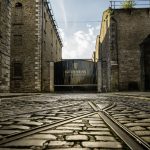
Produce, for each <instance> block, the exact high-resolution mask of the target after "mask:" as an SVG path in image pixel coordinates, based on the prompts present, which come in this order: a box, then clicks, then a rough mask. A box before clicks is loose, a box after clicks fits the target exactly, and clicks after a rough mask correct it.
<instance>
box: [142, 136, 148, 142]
mask: <svg viewBox="0 0 150 150" xmlns="http://www.w3.org/2000/svg"><path fill="white" fill-rule="evenodd" d="M141 138H142V139H143V140H145V141H146V142H148V143H150V136H144V137H141Z"/></svg>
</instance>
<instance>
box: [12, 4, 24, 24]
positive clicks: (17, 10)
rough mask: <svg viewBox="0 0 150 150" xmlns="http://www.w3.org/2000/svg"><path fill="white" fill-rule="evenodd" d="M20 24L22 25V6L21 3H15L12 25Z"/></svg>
mask: <svg viewBox="0 0 150 150" xmlns="http://www.w3.org/2000/svg"><path fill="white" fill-rule="evenodd" d="M22 23H23V6H22V4H21V3H16V4H15V16H14V24H22Z"/></svg>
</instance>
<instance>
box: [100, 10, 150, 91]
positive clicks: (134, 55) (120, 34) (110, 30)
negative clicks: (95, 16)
mask: <svg viewBox="0 0 150 150" xmlns="http://www.w3.org/2000/svg"><path fill="white" fill-rule="evenodd" d="M98 51H99V54H100V55H99V63H100V65H101V82H100V83H101V85H100V88H101V90H102V91H104V90H105V91H118V90H119V91H125V90H143V91H144V90H150V69H149V66H150V9H149V8H135V9H108V10H106V11H105V12H104V14H103V18H102V24H101V31H100V40H99V48H98Z"/></svg>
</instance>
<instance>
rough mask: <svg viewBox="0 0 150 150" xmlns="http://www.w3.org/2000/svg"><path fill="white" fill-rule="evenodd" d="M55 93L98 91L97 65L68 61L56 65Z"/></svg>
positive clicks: (85, 61)
mask: <svg viewBox="0 0 150 150" xmlns="http://www.w3.org/2000/svg"><path fill="white" fill-rule="evenodd" d="M54 83H55V91H96V90H97V81H96V63H94V62H93V61H91V60H79V59H68V60H62V61H60V62H56V63H55V79H54Z"/></svg>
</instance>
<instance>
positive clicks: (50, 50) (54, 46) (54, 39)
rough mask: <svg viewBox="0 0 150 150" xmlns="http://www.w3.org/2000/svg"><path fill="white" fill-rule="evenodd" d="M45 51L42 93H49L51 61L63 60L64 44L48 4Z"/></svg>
mask: <svg viewBox="0 0 150 150" xmlns="http://www.w3.org/2000/svg"><path fill="white" fill-rule="evenodd" d="M42 33H43V35H42V38H43V44H42V46H43V49H42V66H41V69H42V91H44V92H49V91H50V87H51V85H50V84H51V82H50V74H51V72H53V70H51V69H50V61H51V62H57V61H60V60H61V59H62V52H61V51H62V42H61V39H60V36H59V34H58V31H57V28H56V26H55V23H54V19H53V17H52V13H51V10H50V8H49V6H48V3H44V5H43V32H42Z"/></svg>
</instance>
